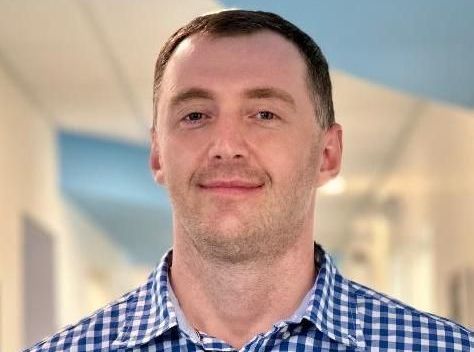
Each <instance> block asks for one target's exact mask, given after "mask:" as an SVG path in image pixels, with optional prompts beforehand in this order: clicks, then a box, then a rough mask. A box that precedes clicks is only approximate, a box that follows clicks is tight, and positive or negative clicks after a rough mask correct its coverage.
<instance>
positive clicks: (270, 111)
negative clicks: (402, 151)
mask: <svg viewBox="0 0 474 352" xmlns="http://www.w3.org/2000/svg"><path fill="white" fill-rule="evenodd" d="M306 76H307V73H306V66H305V62H304V61H303V58H302V57H301V55H300V53H299V52H298V50H297V49H296V47H295V46H294V45H293V44H292V43H290V42H289V41H287V40H286V39H284V38H283V37H281V36H280V35H278V34H275V33H273V32H269V31H262V32H258V33H255V34H251V35H242V36H233V37H212V36H208V35H194V36H191V37H189V38H187V39H186V40H184V41H183V42H182V43H181V44H180V45H179V46H178V47H177V48H176V51H175V52H174V53H173V55H172V57H171V59H170V61H169V62H168V65H167V67H166V70H165V73H164V75H163V80H162V85H161V88H160V92H159V103H158V107H157V114H158V122H157V132H156V133H155V134H154V136H153V148H152V156H151V161H152V168H153V170H154V172H155V177H156V179H157V180H158V181H159V182H160V183H162V184H163V185H165V186H166V187H167V188H168V191H169V194H170V198H171V201H172V205H173V214H174V225H175V235H176V236H183V237H184V238H179V239H175V241H176V240H190V241H191V242H190V243H192V244H193V245H194V246H195V247H196V248H197V250H198V251H199V252H201V254H203V255H206V256H209V257H213V258H218V259H220V260H225V261H230V262H243V261H248V260H252V259H255V258H257V257H265V256H267V257H268V256H269V257H272V256H275V255H277V254H278V253H280V252H281V251H283V250H286V249H287V248H288V247H289V246H290V245H291V243H294V242H295V239H296V237H297V236H298V234H299V233H300V232H301V229H302V227H303V226H305V224H307V222H308V219H309V220H311V221H312V211H313V206H312V205H313V198H314V191H315V187H316V186H317V185H318V184H320V183H322V182H325V180H326V179H327V178H328V175H326V174H324V175H323V177H321V168H323V167H324V165H325V164H324V155H325V145H324V143H325V133H326V132H324V131H321V129H320V128H319V126H318V124H317V122H316V117H315V106H314V102H313V100H312V98H311V96H310V92H309V89H308V84H307V78H306ZM339 137H340V135H339Z"/></svg>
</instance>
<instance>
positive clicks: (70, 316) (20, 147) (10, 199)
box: [0, 67, 145, 351]
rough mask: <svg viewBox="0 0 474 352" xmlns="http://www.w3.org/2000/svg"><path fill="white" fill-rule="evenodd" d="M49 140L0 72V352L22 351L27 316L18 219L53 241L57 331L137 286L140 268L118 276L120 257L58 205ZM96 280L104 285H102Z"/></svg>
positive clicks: (50, 129) (123, 261) (85, 222)
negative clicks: (40, 229) (29, 220)
mask: <svg viewBox="0 0 474 352" xmlns="http://www.w3.org/2000/svg"><path fill="white" fill-rule="evenodd" d="M56 133H57V131H56V129H55V126H54V123H53V122H52V121H50V120H49V119H48V118H44V117H43V115H42V114H41V111H40V110H39V109H38V108H37V107H36V106H35V105H34V104H30V103H29V101H28V100H27V99H26V98H25V94H24V92H22V91H20V90H18V86H17V85H15V84H14V83H13V82H12V81H11V80H10V76H9V75H7V73H6V72H5V71H3V70H2V67H0V146H1V147H0V290H1V293H0V297H1V309H0V314H1V316H0V328H1V330H2V331H1V332H0V333H1V336H0V343H1V345H0V350H1V351H17V350H20V349H21V348H23V347H26V346H24V345H23V341H24V336H23V319H24V318H27V312H25V311H24V309H23V306H22V303H23V302H22V299H23V296H22V292H23V273H22V271H23V267H22V259H23V258H22V243H23V242H22V241H23V239H22V231H23V229H22V221H23V220H22V219H23V217H24V216H25V215H28V216H29V217H31V218H32V219H34V220H35V222H37V223H38V224H39V225H40V226H41V227H43V228H44V229H45V230H46V232H48V233H50V234H51V235H52V236H53V237H54V239H55V253H56V254H55V255H56V258H55V262H56V263H57V266H56V273H55V274H56V282H57V287H56V288H55V289H56V292H57V295H56V297H57V298H58V301H57V309H56V311H57V312H58V317H57V321H58V325H59V326H63V325H66V324H69V323H72V322H74V321H76V320H77V319H79V318H81V317H82V316H83V315H85V314H87V313H89V312H91V311H93V310H95V309H97V308H98V307H100V306H101V305H102V304H104V303H105V301H108V300H110V299H112V298H114V297H116V296H118V295H119V294H121V293H123V292H125V291H126V290H128V289H130V288H132V287H133V285H134V284H135V283H136V282H137V281H139V279H141V280H143V279H144V277H143V276H144V275H145V274H144V271H145V268H138V269H133V268H130V269H128V271H125V270H122V268H125V267H129V262H128V258H127V257H126V256H125V255H124V254H123V250H122V249H121V248H119V247H117V246H116V245H114V244H113V242H111V241H110V240H109V239H108V237H107V235H106V234H105V233H104V232H103V231H101V229H99V228H97V227H96V226H95V225H94V223H93V222H92V221H90V219H88V218H87V216H86V215H84V214H81V212H80V211H79V210H78V209H77V207H75V206H74V204H71V203H70V202H69V201H68V200H67V199H63V198H62V196H61V194H60V189H59V180H58V175H59V172H58V169H59V165H58V160H59V158H58V150H57V135H56ZM99 257H100V259H101V260H99ZM104 257H107V258H108V260H103V258H104ZM112 268H116V269H117V270H116V271H115V272H113V271H112ZM103 277H107V280H101V278H103ZM59 326H58V327H59Z"/></svg>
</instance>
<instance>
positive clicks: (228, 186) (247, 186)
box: [199, 180, 263, 196]
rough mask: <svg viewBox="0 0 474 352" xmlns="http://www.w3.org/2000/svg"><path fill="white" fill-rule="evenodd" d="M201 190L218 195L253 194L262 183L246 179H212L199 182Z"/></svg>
mask: <svg viewBox="0 0 474 352" xmlns="http://www.w3.org/2000/svg"><path fill="white" fill-rule="evenodd" d="M199 187H200V188H201V189H202V190H203V191H207V192H210V193H212V194H217V195H220V196H243V195H250V194H254V193H255V192H257V191H259V190H260V189H261V188H262V187H263V183H257V182H252V181H248V180H212V181H207V182H204V183H201V184H199Z"/></svg>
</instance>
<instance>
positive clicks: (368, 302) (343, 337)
mask: <svg viewBox="0 0 474 352" xmlns="http://www.w3.org/2000/svg"><path fill="white" fill-rule="evenodd" d="M315 249H316V250H315V253H316V256H315V260H316V261H317V262H318V265H319V273H318V276H317V278H316V280H315V283H314V286H313V288H312V291H311V295H310V299H309V300H308V304H307V307H306V309H305V310H304V314H302V315H300V316H298V317H297V318H295V319H294V320H292V319H290V320H286V321H281V322H278V323H276V324H275V325H274V326H273V327H272V329H270V330H269V331H267V332H266V333H264V334H259V335H257V336H255V337H254V338H253V339H252V340H250V341H249V342H248V343H247V344H246V345H245V346H244V347H242V349H241V351H474V333H473V332H472V331H469V330H468V329H466V328H463V327H461V326H459V325H457V324H455V323H453V322H451V321H449V320H446V319H443V318H439V317H437V316H434V315H431V314H427V313H423V312H420V311H417V310H415V309H414V308H411V307H408V306H406V305H404V304H402V303H400V302H398V301H396V300H394V299H391V298H389V297H387V296H385V295H382V294H380V293H377V292H375V291H373V290H371V289H368V288H366V287H363V286H361V285H359V284H356V283H354V282H351V281H349V280H347V279H345V278H343V277H342V276H341V275H340V273H339V272H338V271H337V269H336V268H335V266H334V264H333V261H332V259H331V257H330V256H329V255H327V254H326V253H325V252H324V251H323V250H322V249H321V247H319V246H316V247H315ZM170 258H171V251H170V252H168V253H167V254H166V255H165V256H164V257H163V260H162V261H161V263H160V264H159V265H158V267H157V268H156V269H155V271H154V272H153V273H152V274H151V275H150V277H149V279H148V281H147V282H146V283H145V284H144V285H142V286H140V287H139V288H138V289H136V290H135V291H132V292H130V293H128V294H126V295H124V296H123V297H122V298H120V299H119V300H117V301H115V302H113V303H112V304H110V305H108V306H106V307H105V308H103V309H101V310H99V311H97V312H95V313H94V314H92V315H91V316H89V317H87V318H85V319H83V320H81V321H80V322H79V323H77V324H75V325H71V326H69V327H66V328H65V329H63V330H62V331H60V332H59V333H57V334H56V335H54V336H52V337H50V338H47V339H45V340H43V341H41V342H40V343H38V344H37V345H35V346H33V347H31V348H30V349H27V350H25V352H40V351H75V352H76V351H77V352H83V351H84V352H85V351H123V352H125V351H129V352H132V351H134V352H138V351H213V350H216V351H235V349H233V348H232V347H231V346H230V345H228V344H226V343H225V342H224V341H221V340H219V339H217V338H214V337H212V336H208V335H206V334H204V333H189V330H188V331H186V329H182V328H180V326H179V324H178V319H177V317H176V309H175V307H174V306H173V303H172V302H171V299H170V291H169V289H168V269H169V261H170Z"/></svg>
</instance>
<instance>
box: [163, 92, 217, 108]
mask: <svg viewBox="0 0 474 352" xmlns="http://www.w3.org/2000/svg"><path fill="white" fill-rule="evenodd" d="M195 99H206V100H212V99H214V95H213V94H212V93H211V92H210V91H208V90H206V89H202V88H189V89H186V90H184V91H182V92H180V93H178V94H176V95H175V96H173V97H172V98H171V103H170V105H171V107H172V108H173V107H176V106H178V105H180V104H182V103H185V102H186V101H190V100H195Z"/></svg>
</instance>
